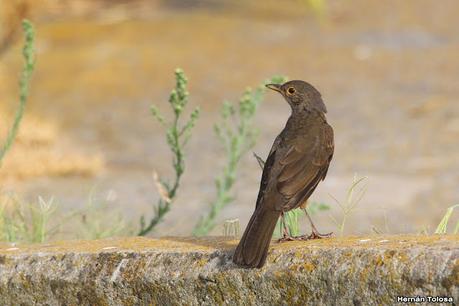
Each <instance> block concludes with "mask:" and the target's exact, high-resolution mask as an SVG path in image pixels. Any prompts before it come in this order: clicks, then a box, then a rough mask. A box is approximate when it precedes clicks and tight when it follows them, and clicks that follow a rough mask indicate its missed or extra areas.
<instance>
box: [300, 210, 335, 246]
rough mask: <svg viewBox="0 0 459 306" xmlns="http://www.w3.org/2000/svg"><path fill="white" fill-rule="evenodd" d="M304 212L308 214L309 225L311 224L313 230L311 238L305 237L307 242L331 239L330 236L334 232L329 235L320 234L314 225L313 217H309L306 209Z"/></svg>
mask: <svg viewBox="0 0 459 306" xmlns="http://www.w3.org/2000/svg"><path fill="white" fill-rule="evenodd" d="M303 211H304V213H305V214H306V217H307V218H308V220H309V223H311V229H312V233H311V235H309V236H303V237H304V239H305V240H310V239H320V238H328V237H330V236H331V235H332V234H333V232H330V233H327V234H321V233H319V231H318V230H317V228H316V226H315V225H314V223H313V222H312V219H311V217H310V216H309V214H308V211H307V210H306V208H303Z"/></svg>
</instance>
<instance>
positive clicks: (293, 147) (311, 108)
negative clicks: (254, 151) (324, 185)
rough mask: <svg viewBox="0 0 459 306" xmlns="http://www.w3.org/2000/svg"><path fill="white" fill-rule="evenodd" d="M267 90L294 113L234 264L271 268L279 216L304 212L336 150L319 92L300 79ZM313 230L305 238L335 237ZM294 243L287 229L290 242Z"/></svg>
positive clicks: (269, 167)
mask: <svg viewBox="0 0 459 306" xmlns="http://www.w3.org/2000/svg"><path fill="white" fill-rule="evenodd" d="M266 86H267V87H268V88H270V89H272V90H275V91H277V92H279V93H280V94H281V95H282V96H283V97H284V98H285V100H287V102H288V104H289V105H290V107H291V109H292V113H291V115H290V117H289V119H288V120H287V124H286V125H285V128H284V129H283V130H282V132H281V133H280V134H279V135H278V136H277V137H276V139H275V140H274V143H273V146H272V148H271V151H270V153H269V155H268V158H267V160H266V163H265V165H264V168H263V174H262V177H261V183H260V191H259V193H258V198H257V203H256V206H255V212H254V213H253V215H252V217H251V218H250V221H249V223H248V225H247V228H246V229H245V232H244V235H243V236H242V238H241V240H240V242H239V245H238V246H237V248H236V251H235V253H234V256H233V262H234V263H236V264H238V265H241V266H245V267H251V268H254V267H257V268H261V267H262V266H263V265H264V264H265V261H266V257H267V254H268V248H269V244H270V241H271V237H272V234H273V232H274V228H275V226H276V223H277V220H278V219H279V216H281V215H283V214H284V212H287V211H289V210H291V209H294V208H297V207H303V208H304V205H305V203H306V201H307V200H308V198H309V197H310V196H311V194H312V193H313V192H314V190H315V189H316V187H317V185H318V184H319V182H320V181H322V180H323V179H324V178H325V176H326V175H327V171H328V166H329V165H330V161H331V159H332V157H333V151H334V143H333V129H332V127H331V126H330V125H329V124H328V123H327V119H326V118H325V113H326V112H327V109H326V107H325V104H324V102H323V101H322V97H321V95H320V93H319V91H318V90H317V89H315V88H314V87H313V86H312V85H310V84H308V83H306V82H304V81H299V80H297V81H289V82H287V83H285V84H283V85H277V84H268V85H266ZM307 217H308V219H309V220H310V221H311V219H310V218H309V215H307ZM284 224H285V222H284ZM311 226H312V234H311V235H309V236H307V237H305V236H303V237H301V238H302V239H314V238H321V237H324V236H329V235H330V234H326V235H322V234H320V233H319V232H317V230H316V228H315V226H314V225H313V224H312V221H311ZM290 239H291V237H290V236H289V235H288V232H287V231H286V229H285V227H284V240H290Z"/></svg>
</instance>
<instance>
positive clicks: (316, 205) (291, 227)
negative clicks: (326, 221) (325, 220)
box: [274, 202, 330, 238]
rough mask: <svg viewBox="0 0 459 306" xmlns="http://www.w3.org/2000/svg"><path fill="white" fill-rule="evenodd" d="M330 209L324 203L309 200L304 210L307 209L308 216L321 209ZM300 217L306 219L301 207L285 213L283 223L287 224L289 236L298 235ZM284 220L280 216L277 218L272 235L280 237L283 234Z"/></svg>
mask: <svg viewBox="0 0 459 306" xmlns="http://www.w3.org/2000/svg"><path fill="white" fill-rule="evenodd" d="M329 209H330V206H329V205H328V204H326V203H322V202H310V203H308V205H307V206H306V210H307V211H308V213H309V215H310V216H313V215H316V214H317V213H319V212H321V211H327V210H329ZM301 218H303V220H306V215H305V213H304V211H303V209H301V208H296V209H293V210H291V211H288V212H286V213H285V223H286V225H287V229H288V231H289V233H290V235H291V236H293V237H295V236H300V234H301V233H300V221H301ZM283 223H284V221H283V220H282V218H279V220H278V221H277V224H276V229H275V230H274V237H275V238H281V237H283V235H284V224H283Z"/></svg>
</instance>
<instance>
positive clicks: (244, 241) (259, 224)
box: [233, 207, 280, 268]
mask: <svg viewBox="0 0 459 306" xmlns="http://www.w3.org/2000/svg"><path fill="white" fill-rule="evenodd" d="M279 216H280V212H279V211H274V210H268V209H264V208H262V207H260V208H258V209H255V212H254V213H253V215H252V218H250V221H249V224H248V225H247V228H246V229H245V232H244V235H242V238H241V240H240V241H239V245H238V246H237V248H236V251H235V252H234V255H233V262H234V263H235V264H238V265H240V266H245V267H250V268H255V267H256V268H261V267H262V266H263V265H264V264H265V262H266V256H267V255H268V249H269V243H270V242H271V238H272V235H273V232H274V228H275V227H276V223H277V220H278V219H279Z"/></svg>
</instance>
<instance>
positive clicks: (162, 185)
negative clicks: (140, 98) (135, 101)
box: [138, 69, 199, 236]
mask: <svg viewBox="0 0 459 306" xmlns="http://www.w3.org/2000/svg"><path fill="white" fill-rule="evenodd" d="M175 79H176V85H175V89H173V90H172V92H171V94H170V97H169V103H170V105H171V107H172V110H173V112H174V119H173V120H172V122H166V120H165V119H164V117H163V116H162V115H161V113H160V112H159V110H158V109H157V108H156V106H154V105H153V106H152V107H151V113H152V115H153V117H155V118H156V119H157V120H158V121H159V123H161V125H162V126H163V127H164V128H166V138H167V143H168V145H169V148H170V150H171V152H172V155H173V161H172V164H173V167H174V171H175V177H174V181H173V183H172V184H170V183H168V182H166V181H163V180H161V179H159V178H158V176H157V174H155V175H154V178H155V182H156V186H157V187H158V191H159V194H160V196H161V197H160V199H159V201H158V203H157V204H156V206H155V208H154V212H153V216H152V217H151V219H150V221H149V222H148V224H146V222H145V216H142V217H141V218H140V231H139V232H138V235H139V236H145V235H147V234H148V233H150V232H151V231H152V230H153V229H154V228H155V226H156V225H158V223H160V222H161V221H162V220H163V219H164V216H165V215H166V214H167V213H168V212H169V210H170V205H171V203H172V202H173V200H174V199H175V197H176V194H177V190H178V188H179V186H180V178H181V177H182V174H183V171H184V170H185V159H184V147H185V145H186V144H187V142H188V140H189V139H190V137H191V129H192V128H193V126H194V125H195V123H196V120H197V119H198V116H199V108H196V109H195V110H194V111H193V112H192V113H191V115H190V118H189V119H188V121H187V122H186V123H185V124H184V125H183V126H181V125H180V119H181V116H182V114H183V111H184V110H185V107H186V105H187V103H188V95H189V93H188V91H187V83H188V80H187V78H186V76H185V74H184V72H183V71H182V70H181V69H177V70H176V71H175Z"/></svg>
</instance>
